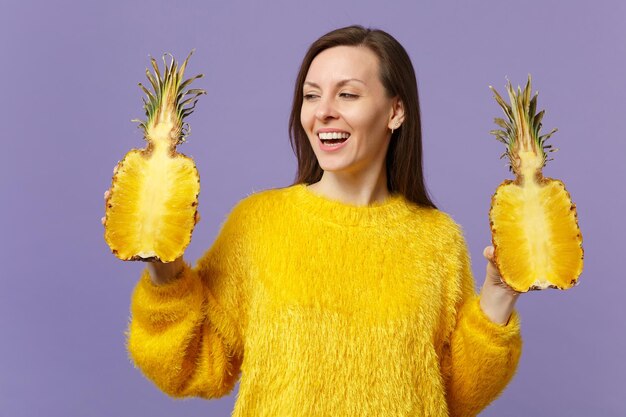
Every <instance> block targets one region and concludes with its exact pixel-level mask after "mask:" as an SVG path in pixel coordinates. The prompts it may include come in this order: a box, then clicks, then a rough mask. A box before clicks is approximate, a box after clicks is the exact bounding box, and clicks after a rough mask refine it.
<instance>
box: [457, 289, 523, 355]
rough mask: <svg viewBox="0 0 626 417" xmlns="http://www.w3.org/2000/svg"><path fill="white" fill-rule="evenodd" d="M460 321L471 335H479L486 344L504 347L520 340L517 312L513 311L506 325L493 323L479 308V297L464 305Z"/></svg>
mask: <svg viewBox="0 0 626 417" xmlns="http://www.w3.org/2000/svg"><path fill="white" fill-rule="evenodd" d="M462 320H463V321H464V322H465V325H466V326H467V327H468V328H469V330H471V331H472V333H474V334H476V335H481V336H482V338H484V339H485V342H486V343H491V344H494V345H499V346H506V345H510V344H511V343H515V342H516V341H519V340H520V338H521V335H520V333H521V325H520V317H519V314H518V313H517V311H516V310H513V312H512V313H511V317H510V318H509V321H508V323H507V324H498V323H495V322H493V321H491V319H490V318H489V317H488V316H487V315H486V314H485V312H484V311H483V310H482V308H480V296H474V297H473V298H472V299H470V300H469V301H468V302H467V303H466V304H465V306H464V308H463V312H462Z"/></svg>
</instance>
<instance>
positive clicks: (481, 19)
mask: <svg viewBox="0 0 626 417" xmlns="http://www.w3.org/2000/svg"><path fill="white" fill-rule="evenodd" d="M625 20H626V3H624V2H621V1H617V0H616V1H599V2H556V1H536V0H532V1H524V2H520V1H502V0H485V1H480V2H461V1H459V2H435V1H403V2H389V3H384V2H363V1H346V2H339V1H326V0H320V1H307V2H304V1H298V2H292V1H276V2H260V1H245V2H241V1H236V2H230V3H229V2H223V1H222V2H210V1H185V2H172V1H163V0H153V1H119V0H111V1H108V2H97V1H43V0H39V1H33V0H21V1H17V0H3V1H2V3H1V4H0V45H1V51H2V58H1V64H0V80H2V89H1V90H0V91H1V93H0V97H1V101H0V121H1V123H0V125H1V126H2V129H1V130H0V137H1V138H2V152H1V153H0V158H1V163H0V186H1V188H0V191H1V194H0V195H1V196H2V205H1V206H0V210H1V214H2V215H1V216H0V230H1V234H0V235H1V236H2V238H1V240H0V245H1V247H0V261H1V263H2V267H1V272H0V283H1V287H0V288H1V290H0V331H1V333H0V334H1V335H2V336H1V337H2V340H1V342H0V416H8V417H35V416H37V417H39V416H55V417H56V416H59V417H60V416H64V417H67V416H90V417H91V416H93V417H96V416H97V417H110V416H148V415H150V416H152V417H157V416H171V415H178V416H183V415H184V416H228V415H230V411H231V409H232V406H233V403H234V400H235V396H236V390H237V388H236V389H235V391H234V392H233V394H232V395H231V396H229V397H226V398H222V399H217V400H211V401H205V400H199V399H190V400H185V401H175V400H172V399H170V398H168V397H166V396H165V395H164V394H162V393H161V392H159V391H158V390H157V389H156V388H155V387H154V386H153V385H152V383H150V382H149V381H147V380H146V379H144V377H143V376H142V375H141V373H140V372H139V371H138V370H137V369H134V368H133V366H132V365H131V363H130V362H129V360H128V358H127V354H126V351H125V346H124V343H125V336H124V332H125V329H126V325H127V321H128V318H129V299H130V294H131V291H132V289H133V287H134V285H135V283H136V281H137V279H138V277H139V274H140V270H141V268H142V267H143V264H140V263H126V262H122V261H119V260H117V259H116V258H115V257H114V256H113V255H111V254H110V252H109V249H108V247H107V246H106V244H105V242H104V239H103V230H102V226H101V225H100V217H101V216H102V215H103V200H102V194H103V192H104V191H105V190H106V189H107V188H108V187H109V185H110V181H111V175H112V169H113V167H114V166H115V164H116V163H117V161H118V160H119V159H121V158H122V157H123V155H124V154H125V153H126V152H127V151H128V150H129V149H131V148H133V147H142V146H143V142H142V139H141V134H140V131H139V130H138V129H137V128H136V127H135V125H134V124H132V123H130V119H132V118H136V117H141V116H143V111H142V108H141V96H142V93H141V91H140V89H139V88H138V87H137V83H138V82H144V81H145V75H144V69H145V67H146V66H147V65H148V64H149V54H150V55H153V56H157V57H159V56H160V55H161V54H162V53H163V52H172V53H173V54H174V55H175V56H176V57H177V58H179V59H184V57H185V56H186V54H187V53H188V52H189V51H190V50H191V49H192V48H196V53H195V54H194V56H193V57H192V58H191V61H190V64H189V67H188V74H189V75H193V74H196V73H199V72H202V73H204V74H205V78H204V79H201V80H199V81H197V82H196V83H195V86H196V87H198V88H205V89H206V90H207V91H208V95H207V96H203V97H202V98H201V100H200V102H199V103H198V106H197V110H196V112H195V113H194V114H193V115H192V116H191V117H190V119H189V122H190V123H191V126H192V134H191V136H190V137H189V141H188V143H186V144H185V145H184V146H182V147H181V148H180V151H182V152H184V153H186V154H188V155H190V156H192V157H193V158H194V159H195V161H196V163H197V165H198V168H199V171H200V175H201V184H202V191H201V195H200V212H201V214H202V221H201V223H200V224H199V225H198V226H197V227H196V230H195V231H194V235H193V241H192V243H191V245H190V246H189V248H188V250H187V259H189V260H192V261H195V260H196V259H197V258H198V257H199V256H200V255H201V254H202V253H203V252H204V251H205V250H206V249H207V248H208V247H209V246H210V245H211V243H212V242H213V239H214V238H215V236H216V233H217V231H218V230H219V226H220V224H221V222H222V220H223V219H224V217H225V216H226V214H227V213H228V212H229V210H230V208H231V207H232V206H233V205H234V204H235V203H236V202H237V201H238V200H239V199H241V198H243V197H244V196H246V195H247V194H249V193H251V192H254V191H258V190H262V189H265V188H270V187H279V186H285V185H287V184H289V183H291V181H292V180H293V177H294V173H295V168H296V164H295V157H294V155H293V153H292V151H291V148H290V146H289V143H288V137H287V118H288V114H289V111H290V105H291V97H292V88H293V82H294V80H295V75H296V71H297V68H298V65H299V63H300V60H301V58H302V56H303V54H304V52H305V50H306V48H307V47H308V45H309V44H310V43H311V42H312V41H313V40H314V39H316V38H317V37H318V36H320V35H322V34H323V33H325V32H327V31H328V30H331V29H333V28H336V27H341V26H345V25H348V24H353V23H359V24H363V25H366V26H374V27H379V28H382V29H384V30H387V31H389V32H390V33H391V34H392V35H394V36H395V37H396V38H397V39H398V40H399V41H400V42H401V43H402V44H403V45H404V46H405V47H406V49H407V50H408V52H409V54H410V56H411V58H412V60H413V63H414V65H415V69H416V72H417V78H418V83H419V88H420V99H421V105H422V115H423V127H424V152H425V169H426V176H427V183H428V186H429V188H430V190H431V192H432V195H433V196H434V199H435V202H436V203H437V204H438V205H439V206H440V208H442V209H443V210H444V211H447V212H448V213H450V214H451V215H452V216H453V217H454V218H455V219H456V220H457V221H458V222H459V223H460V224H461V225H462V226H463V228H464V230H465V233H466V236H467V239H468V242H469V245H470V249H471V255H472V260H473V269H474V273H475V277H476V281H477V288H479V286H480V285H481V284H482V280H483V278H484V268H485V260H484V258H483V257H482V250H483V248H484V247H485V246H486V245H488V244H489V243H490V234H489V228H488V218H487V216H488V210H489V204H490V199H491V195H492V193H493V191H494V190H495V188H496V187H497V186H498V184H499V183H500V182H501V181H502V180H503V179H505V178H510V175H509V173H508V171H507V169H506V168H505V166H504V161H501V160H499V159H498V157H499V155H500V154H501V153H502V152H503V148H502V146H501V144H499V143H498V142H497V141H496V140H495V139H494V138H493V137H492V136H490V135H489V134H488V132H489V130H491V129H493V128H494V125H493V122H492V120H493V118H494V117H495V116H499V115H500V110H499V108H498V107H497V105H496V103H495V101H494V100H493V99H492V96H491V93H490V91H489V89H488V85H490V84H492V85H494V86H495V87H496V88H497V89H498V90H500V91H501V92H502V91H503V90H504V84H505V82H506V80H505V76H508V77H509V79H510V80H511V81H512V82H513V83H514V84H516V85H517V84H521V83H523V82H524V81H525V79H526V76H527V74H528V73H531V74H532V75H533V81H534V87H535V88H534V90H539V91H540V94H539V106H540V108H545V109H547V114H546V117H545V118H544V125H545V128H546V129H550V128H552V127H558V128H559V132H558V133H557V134H555V135H554V136H553V138H552V139H551V140H552V143H553V144H554V145H555V146H556V147H558V148H561V150H560V151H559V152H556V153H555V154H553V156H554V157H555V160H554V161H552V162H551V163H550V165H549V167H548V168H547V169H546V170H545V174H546V175H547V176H552V177H557V178H560V179H562V180H563V181H564V182H565V184H566V185H567V187H568V190H569V191H570V193H571V195H572V198H573V200H574V201H575V203H576V204H577V206H578V213H579V222H580V226H581V229H582V232H583V237H584V249H585V255H586V257H585V270H584V272H583V275H582V277H581V284H580V285H579V286H578V287H576V288H574V289H572V290H570V291H567V292H558V291H555V290H549V291H544V292H534V293H531V294H526V295H523V296H522V297H521V299H520V301H519V303H518V309H519V311H520V313H521V316H522V322H523V324H522V326H523V330H522V331H523V337H524V351H523V356H522V359H521V363H520V366H519V370H518V372H517V374H516V376H515V378H514V380H513V381H512V382H511V384H510V385H509V386H508V387H507V389H506V391H505V392H504V393H503V394H502V396H501V397H500V398H499V399H497V400H496V401H495V402H494V403H493V404H492V405H491V406H490V407H489V408H488V409H487V410H485V411H484V412H483V413H482V414H481V415H482V416H513V417H516V416H531V415H532V416H536V417H541V416H561V415H563V416H565V415H567V416H570V417H574V416H579V417H583V416H585V417H586V416H609V417H612V416H624V415H626V376H625V375H626V359H624V352H626V324H625V323H624V319H625V318H626V307H625V303H624V297H625V295H626V280H625V279H624V278H625V277H624V271H625V270H626V268H625V266H626V265H625V262H624V259H625V257H626V256H625V255H626V253H625V252H626V251H625V249H626V246H625V244H624V236H625V235H626V222H625V221H624V214H625V213H626V197H625V196H624V195H625V193H624V191H625V186H624V183H625V180H626V167H625V165H626V164H625V162H626V142H625V140H624V139H625V137H624V129H623V120H624V110H626V108H625V107H626V106H624V92H625V91H626V88H625V87H626V47H625V40H626V24H625Z"/></svg>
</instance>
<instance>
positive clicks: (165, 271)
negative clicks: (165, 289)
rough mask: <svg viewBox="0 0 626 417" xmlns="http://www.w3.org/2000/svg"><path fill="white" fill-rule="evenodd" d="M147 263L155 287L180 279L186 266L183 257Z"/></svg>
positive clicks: (197, 215) (105, 196)
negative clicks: (169, 260)
mask: <svg viewBox="0 0 626 417" xmlns="http://www.w3.org/2000/svg"><path fill="white" fill-rule="evenodd" d="M116 168H117V167H116ZM110 194H111V192H110V190H106V191H105V192H104V204H105V207H106V204H107V201H108V199H109V196H110ZM105 220H106V217H102V219H100V221H101V222H102V225H103V226H104V223H105ZM199 221H200V214H199V213H198V212H196V218H195V223H196V224H198V222H199ZM145 262H147V268H148V271H149V272H150V278H151V279H152V282H153V283H154V284H155V285H164V284H167V283H168V282H171V281H173V280H174V279H176V278H177V277H178V275H179V274H180V272H181V271H182V270H183V268H184V266H185V265H184V264H185V263H184V261H183V257H182V256H180V257H178V258H176V259H175V260H174V261H172V262H167V263H165V262H161V261H159V260H156V259H150V260H146V261H145Z"/></svg>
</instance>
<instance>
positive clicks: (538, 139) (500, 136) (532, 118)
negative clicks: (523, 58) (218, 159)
mask: <svg viewBox="0 0 626 417" xmlns="http://www.w3.org/2000/svg"><path fill="white" fill-rule="evenodd" d="M505 87H506V91H507V93H508V96H509V102H510V104H509V103H507V102H505V101H504V99H503V98H502V96H501V95H500V94H499V93H498V92H497V91H496V90H495V89H494V88H493V87H492V86H489V88H490V89H491V91H492V92H493V94H494V98H495V100H496V102H497V103H498V105H499V106H500V107H501V108H502V110H503V111H504V114H505V115H506V116H507V118H508V120H505V119H501V118H495V119H494V123H495V124H496V125H498V126H499V127H501V128H502V129H503V130H492V131H490V132H489V133H490V134H492V135H494V136H495V137H496V139H497V140H498V141H500V142H502V143H504V144H506V145H507V151H506V152H505V153H504V154H502V156H501V157H500V158H504V157H505V156H508V157H509V161H512V158H514V157H515V158H519V152H520V151H522V150H524V151H530V150H533V152H534V153H535V154H540V155H541V158H542V159H543V161H544V164H545V162H546V158H547V153H548V152H554V151H556V149H551V146H550V145H548V146H546V145H544V143H545V142H546V141H547V140H548V139H549V138H550V136H552V134H554V133H555V132H556V131H557V129H556V128H555V129H552V130H551V131H550V132H549V133H547V134H545V135H541V136H540V135H539V132H540V130H541V127H542V124H541V121H542V120H543V116H544V114H545V110H541V111H539V112H538V113H537V97H538V95H539V93H538V92H536V93H535V94H534V95H532V87H531V76H530V74H528V80H527V81H526V85H525V86H524V89H523V90H522V88H521V87H520V86H518V87H517V88H516V89H513V86H512V85H511V81H509V80H508V79H507V83H506V86H505ZM548 160H549V159H548ZM509 168H510V166H509Z"/></svg>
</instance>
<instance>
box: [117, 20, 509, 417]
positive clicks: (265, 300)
mask: <svg viewBox="0 0 626 417" xmlns="http://www.w3.org/2000/svg"><path fill="white" fill-rule="evenodd" d="M289 126H290V133H291V140H292V142H291V143H292V146H293V148H294V151H295V153H296V155H297V158H298V173H297V177H296V181H295V182H294V184H292V185H291V186H288V187H284V188H276V189H269V190H265V191H261V192H257V193H254V194H252V195H250V196H248V197H246V198H244V199H243V200H241V201H240V202H239V203H238V204H237V205H236V206H235V207H234V208H233V210H232V212H231V213H230V214H229V216H228V217H227V219H226V221H225V222H224V223H223V225H222V228H221V230H220V233H219V235H218V237H217V238H216V240H215V242H214V243H213V245H212V246H211V248H210V249H209V250H208V251H207V252H206V253H205V255H204V256H203V257H202V258H201V259H200V260H199V262H198V264H197V266H196V267H195V268H190V267H189V265H188V264H186V263H185V262H184V261H183V260H182V259H179V260H177V261H175V262H172V263H169V264H160V263H151V264H150V265H149V268H148V270H147V271H146V272H145V273H144V274H143V276H142V278H141V280H140V281H139V283H138V285H137V287H136V289H135V292H134V294H133V298H132V306H131V308H132V320H131V323H130V327H129V333H128V349H129V352H130V355H131V357H132V359H133V360H134V362H135V363H136V364H137V366H138V367H140V368H141V369H142V371H143V372H144V374H145V375H146V376H147V377H148V378H150V379H152V380H153V381H154V382H155V383H156V384H157V386H158V387H159V388H160V389H162V390H163V391H164V392H166V393H167V394H169V395H172V396H176V397H182V396H199V397H204V398H215V397H220V396H223V395H226V394H228V393H230V392H231V390H232V389H233V387H234V385H235V383H236V381H237V380H238V379H239V377H240V376H241V381H240V386H239V394H238V397H237V402H236V405H235V410H234V412H233V415H234V416H239V417H241V416H255V417H261V416H268V417H269V416H271V417H287V416H350V417H354V416H448V415H452V416H473V415H476V414H477V413H478V412H479V411H480V410H482V409H483V408H484V407H485V406H486V405H487V404H489V403H490V402H491V401H492V400H493V399H494V398H495V397H496V396H497V395H498V394H499V393H500V392H501V391H502V389H503V388H504V387H505V386H506V384H507V383H508V381H509V380H510V379H511V377H512V376H513V374H514V372H515V369H516V367H517V363H518V360H519V357H520V352H521V337H520V323H519V316H518V315H517V312H515V311H514V310H513V308H514V304H515V301H516V299H517V296H518V294H517V293H515V292H514V291H512V290H511V289H509V288H508V287H506V286H505V285H503V284H502V283H501V281H500V277H499V276H498V273H497V270H496V268H495V267H494V265H493V264H492V263H491V262H489V263H488V265H487V274H486V278H485V282H484V284H483V287H482V290H481V294H480V295H477V294H476V293H475V289H474V280H473V277H472V272H471V268H470V260H469V255H468V250H467V247H466V243H465V240H464V237H463V233H462V231H461V229H460V227H459V226H458V225H457V224H456V223H455V222H454V221H453V220H452V219H451V218H450V216H448V215H447V214H445V213H443V212H441V211H440V210H438V209H437V208H436V207H435V206H434V204H433V203H432V202H431V201H430V199H429V197H428V195H427V192H426V188H425V186H424V180H423V175H422V146H421V131H420V130H421V128H420V111H419V102H418V95H417V83H416V80H415V74H414V70H413V67H412V65H411V61H410V59H409V57H408V55H407V53H406V52H405V50H404V49H403V47H402V46H401V45H400V44H399V43H398V42H397V41H396V40H395V39H394V38H393V37H391V36H390V35H388V34H387V33H385V32H383V31H380V30H370V29H365V28H362V27H360V26H351V27H346V28H342V29H338V30H335V31H333V32H330V33H328V34H326V35H324V36H322V37H321V38H320V39H318V40H317V41H315V42H314V43H313V44H312V45H311V47H310V49H309V51H308V52H307V54H306V56H305V57H304V61H303V63H302V66H301V68H300V72H299V75H298V78H297V82H296V86H295V94H294V102H293V109H292V113H291V117H290V121H289ZM491 251H492V248H491V247H487V248H486V249H485V256H486V257H487V259H491V253H492V252H491Z"/></svg>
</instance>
